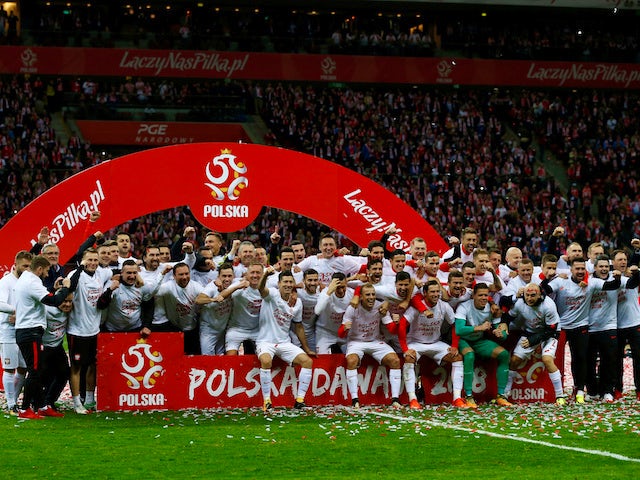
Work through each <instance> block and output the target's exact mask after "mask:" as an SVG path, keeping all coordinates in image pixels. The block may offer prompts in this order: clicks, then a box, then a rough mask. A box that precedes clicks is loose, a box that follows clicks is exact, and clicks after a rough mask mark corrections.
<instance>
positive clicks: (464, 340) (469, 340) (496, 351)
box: [455, 283, 511, 408]
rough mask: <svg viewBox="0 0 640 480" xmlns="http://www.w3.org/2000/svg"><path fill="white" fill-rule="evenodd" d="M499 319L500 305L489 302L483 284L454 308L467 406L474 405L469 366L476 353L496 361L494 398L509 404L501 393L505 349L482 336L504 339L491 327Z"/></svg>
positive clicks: (505, 367)
mask: <svg viewBox="0 0 640 480" xmlns="http://www.w3.org/2000/svg"><path fill="white" fill-rule="evenodd" d="M499 321H500V307H498V306H497V305H495V304H490V303H489V287H488V286H487V285H486V284H484V283H478V284H476V286H475V287H474V288H473V296H472V298H471V300H469V301H467V302H465V303H463V304H461V305H459V306H458V309H457V310H456V326H455V331H456V334H457V335H458V337H459V342H458V349H459V350H460V353H461V354H462V360H463V364H464V390H465V392H466V394H467V398H466V402H467V405H469V406H470V407H471V408H477V404H476V401H475V400H474V398H473V369H474V364H475V357H476V355H477V356H478V357H480V358H487V359H494V360H496V361H497V363H498V366H497V369H496V381H497V383H498V395H497V397H496V399H495V401H496V404H498V405H500V406H505V407H508V406H511V403H510V402H509V401H508V400H507V399H506V397H505V396H504V390H505V387H506V385H507V380H508V379H509V352H507V351H506V350H505V349H504V348H502V347H501V346H500V345H498V344H497V343H496V342H494V341H493V340H491V339H489V338H485V332H487V333H489V332H490V333H491V335H492V336H493V337H495V338H498V339H504V338H506V336H507V332H506V331H504V330H501V329H500V328H498V327H496V326H495V324H496V323H497V322H499Z"/></svg>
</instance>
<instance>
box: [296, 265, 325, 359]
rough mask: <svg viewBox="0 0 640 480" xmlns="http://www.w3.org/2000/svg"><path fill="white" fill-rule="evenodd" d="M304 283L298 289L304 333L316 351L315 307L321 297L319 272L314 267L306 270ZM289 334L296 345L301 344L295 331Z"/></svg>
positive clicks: (310, 346)
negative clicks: (302, 286)
mask: <svg viewBox="0 0 640 480" xmlns="http://www.w3.org/2000/svg"><path fill="white" fill-rule="evenodd" d="M294 278H295V275H294ZM302 283H303V285H304V288H298V290H297V294H298V298H299V299H300V301H301V302H302V326H303V327H304V335H305V337H306V338H307V345H309V349H310V350H311V351H312V352H315V351H316V349H317V345H316V312H315V308H316V305H317V304H318V298H320V292H319V291H318V284H319V283H320V282H319V280H318V272H316V271H315V270H314V269H313V268H310V269H309V270H307V271H306V272H304V275H303V278H302ZM289 336H290V337H291V341H292V342H293V343H294V345H298V346H301V344H300V340H299V339H298V335H297V334H296V333H295V331H293V330H291V331H290V332H289Z"/></svg>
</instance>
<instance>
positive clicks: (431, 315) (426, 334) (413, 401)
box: [398, 280, 469, 409]
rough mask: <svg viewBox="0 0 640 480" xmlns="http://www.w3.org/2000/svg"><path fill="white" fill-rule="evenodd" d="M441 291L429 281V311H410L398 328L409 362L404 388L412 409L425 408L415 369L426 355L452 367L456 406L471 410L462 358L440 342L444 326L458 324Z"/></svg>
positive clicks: (426, 292)
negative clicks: (464, 395) (420, 400)
mask: <svg viewBox="0 0 640 480" xmlns="http://www.w3.org/2000/svg"><path fill="white" fill-rule="evenodd" d="M440 288H441V287H440V283H439V282H438V281H437V280H429V281H428V282H427V283H426V285H425V286H424V297H425V301H426V307H427V310H425V311H424V312H422V313H420V312H419V311H418V310H417V309H415V308H413V307H410V308H409V309H407V311H406V312H405V313H404V315H403V316H402V318H401V319H400V324H399V327H398V337H399V340H400V346H401V347H402V351H403V353H404V360H405V363H404V365H403V366H402V373H403V377H404V384H405V389H406V390H407V394H408V395H409V407H410V408H413V409H419V408H421V407H420V403H418V399H417V396H416V371H415V365H416V364H417V363H418V360H420V357H421V356H422V355H426V356H428V357H429V358H431V359H433V360H434V361H435V362H436V363H437V364H438V365H442V362H447V363H451V380H452V383H453V405H454V406H455V407H459V408H469V406H468V405H467V403H466V402H465V401H464V399H463V398H462V369H463V367H462V355H460V353H459V352H458V349H457V348H454V347H452V346H451V345H449V344H448V343H445V342H443V341H442V340H441V339H440V338H441V333H440V332H441V330H442V325H443V324H444V323H447V324H449V325H453V324H454V323H455V314H454V313H453V309H452V308H451V306H450V305H448V304H447V303H445V302H443V301H442V300H440Z"/></svg>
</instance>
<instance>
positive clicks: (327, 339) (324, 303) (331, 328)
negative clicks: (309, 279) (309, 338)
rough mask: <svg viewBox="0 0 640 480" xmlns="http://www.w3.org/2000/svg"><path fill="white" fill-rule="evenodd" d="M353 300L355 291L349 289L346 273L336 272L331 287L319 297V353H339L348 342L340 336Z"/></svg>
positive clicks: (317, 311)
mask: <svg viewBox="0 0 640 480" xmlns="http://www.w3.org/2000/svg"><path fill="white" fill-rule="evenodd" d="M352 298H353V289H351V288H349V287H347V280H346V277H345V275H344V273H341V272H336V273H334V274H333V276H332V277H331V282H329V285H328V286H327V287H326V288H325V289H323V290H322V291H321V292H320V294H319V295H318V303H316V307H315V313H316V315H317V316H318V319H317V320H316V349H317V352H318V353H338V352H341V351H343V350H342V349H343V348H344V346H345V344H346V342H345V340H344V339H342V338H340V337H339V336H338V330H339V329H340V325H342V318H343V317H344V312H345V311H346V310H347V307H348V306H349V302H351V299H352Z"/></svg>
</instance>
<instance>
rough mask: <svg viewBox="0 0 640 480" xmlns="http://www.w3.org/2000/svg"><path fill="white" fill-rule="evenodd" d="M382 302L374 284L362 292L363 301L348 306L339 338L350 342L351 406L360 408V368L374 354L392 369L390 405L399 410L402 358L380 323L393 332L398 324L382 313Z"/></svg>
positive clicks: (365, 286) (364, 288)
mask: <svg viewBox="0 0 640 480" xmlns="http://www.w3.org/2000/svg"><path fill="white" fill-rule="evenodd" d="M381 305H382V302H380V301H379V300H376V290H375V288H374V287H373V285H371V284H368V283H367V284H365V285H363V286H362V288H361V289H360V302H359V305H358V306H357V307H356V308H354V307H353V306H351V305H350V306H349V308H347V311H346V312H345V314H344V318H343V320H342V325H341V326H340V332H339V334H340V336H341V337H345V338H346V339H347V352H346V360H347V387H348V389H349V395H351V405H352V406H353V407H354V408H359V407H360V400H359V398H358V366H359V365H360V362H361V361H362V357H363V356H364V355H365V354H368V355H371V356H372V357H373V358H374V359H375V360H376V361H377V362H378V363H379V364H380V365H383V366H385V367H387V368H388V369H389V384H390V386H391V406H392V407H393V408H400V406H401V405H400V400H399V396H400V386H401V380H402V373H401V371H400V358H398V354H396V352H394V351H393V348H391V347H390V346H389V344H387V343H386V342H385V341H384V340H383V336H382V332H381V330H380V324H381V323H382V324H383V325H385V326H386V328H387V329H388V330H389V331H390V332H391V333H396V331H397V323H395V322H394V321H393V320H392V319H391V315H390V314H389V312H387V313H386V314H384V315H383V314H382V313H380V306H381Z"/></svg>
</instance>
